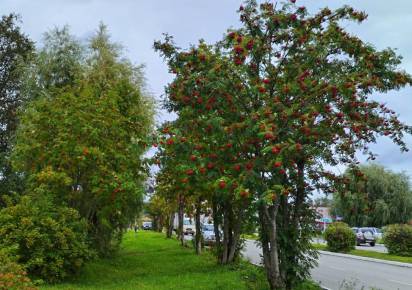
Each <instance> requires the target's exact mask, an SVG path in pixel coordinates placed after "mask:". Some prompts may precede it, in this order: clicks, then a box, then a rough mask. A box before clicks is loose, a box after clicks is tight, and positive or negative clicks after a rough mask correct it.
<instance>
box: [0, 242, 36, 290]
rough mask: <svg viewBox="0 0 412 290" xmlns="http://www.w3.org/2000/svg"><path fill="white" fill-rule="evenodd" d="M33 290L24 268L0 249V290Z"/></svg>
mask: <svg viewBox="0 0 412 290" xmlns="http://www.w3.org/2000/svg"><path fill="white" fill-rule="evenodd" d="M6 289H7V290H35V289H37V288H36V287H34V286H33V283H32V282H31V281H30V279H29V278H28V277H27V273H26V271H25V270H24V268H23V267H22V266H21V265H19V264H17V263H16V261H14V260H13V259H12V258H11V256H10V254H9V253H8V252H7V251H6V250H5V249H0V290H6Z"/></svg>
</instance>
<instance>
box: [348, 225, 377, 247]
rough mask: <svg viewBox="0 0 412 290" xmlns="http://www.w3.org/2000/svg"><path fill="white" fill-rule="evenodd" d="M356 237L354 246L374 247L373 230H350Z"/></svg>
mask: <svg viewBox="0 0 412 290" xmlns="http://www.w3.org/2000/svg"><path fill="white" fill-rule="evenodd" d="M352 230H353V232H354V233H355V235H356V245H358V246H360V245H361V244H369V245H370V246H371V247H374V246H375V243H376V237H375V235H374V233H373V230H372V229H370V228H352Z"/></svg>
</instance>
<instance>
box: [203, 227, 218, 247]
mask: <svg viewBox="0 0 412 290" xmlns="http://www.w3.org/2000/svg"><path fill="white" fill-rule="evenodd" d="M201 228H202V236H203V241H204V243H205V245H213V244H214V243H216V237H215V229H214V225H213V224H202V225H201Z"/></svg>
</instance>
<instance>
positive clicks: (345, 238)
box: [325, 222, 356, 253]
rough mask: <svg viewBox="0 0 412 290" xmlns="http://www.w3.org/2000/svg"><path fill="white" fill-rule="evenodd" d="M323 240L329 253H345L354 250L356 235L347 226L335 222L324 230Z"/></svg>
mask: <svg viewBox="0 0 412 290" xmlns="http://www.w3.org/2000/svg"><path fill="white" fill-rule="evenodd" d="M325 240H326V242H327V244H328V249H329V250H330V251H332V252H342V253H346V252H349V251H350V250H353V249H354V248H355V244H356V235H355V234H354V233H353V231H352V229H351V228H350V227H349V226H348V225H347V224H345V223H342V222H335V223H332V224H331V225H329V226H328V228H327V229H326V231H325Z"/></svg>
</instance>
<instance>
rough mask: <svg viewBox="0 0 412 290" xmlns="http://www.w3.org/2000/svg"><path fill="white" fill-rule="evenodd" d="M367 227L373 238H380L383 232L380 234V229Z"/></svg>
mask: <svg viewBox="0 0 412 290" xmlns="http://www.w3.org/2000/svg"><path fill="white" fill-rule="evenodd" d="M369 229H370V230H371V231H372V233H373V235H374V236H375V238H377V239H382V236H383V234H382V231H381V229H378V228H369Z"/></svg>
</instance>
